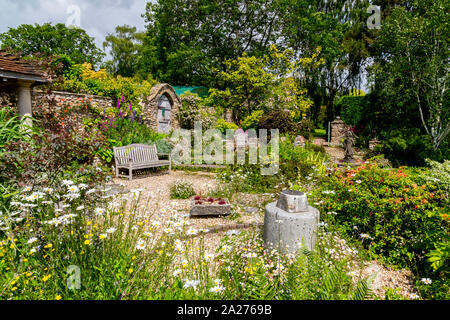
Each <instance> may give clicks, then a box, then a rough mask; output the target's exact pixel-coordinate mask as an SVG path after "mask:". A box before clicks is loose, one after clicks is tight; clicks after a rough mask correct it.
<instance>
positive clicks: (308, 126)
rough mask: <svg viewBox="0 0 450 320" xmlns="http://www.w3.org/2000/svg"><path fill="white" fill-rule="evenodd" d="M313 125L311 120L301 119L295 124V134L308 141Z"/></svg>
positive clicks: (311, 134)
mask: <svg viewBox="0 0 450 320" xmlns="http://www.w3.org/2000/svg"><path fill="white" fill-rule="evenodd" d="M314 128H315V126H314V123H313V122H312V121H311V120H308V119H303V120H301V121H300V122H299V123H298V124H297V132H298V134H300V135H301V136H303V137H305V138H306V139H308V140H310V139H311V137H312V136H313V132H314Z"/></svg>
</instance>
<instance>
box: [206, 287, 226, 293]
mask: <svg viewBox="0 0 450 320" xmlns="http://www.w3.org/2000/svg"><path fill="white" fill-rule="evenodd" d="M223 290H225V288H224V287H223V286H221V285H218V286H214V287H212V288H211V289H209V292H215V293H219V292H222V291H223Z"/></svg>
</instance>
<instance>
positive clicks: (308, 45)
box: [281, 0, 370, 120]
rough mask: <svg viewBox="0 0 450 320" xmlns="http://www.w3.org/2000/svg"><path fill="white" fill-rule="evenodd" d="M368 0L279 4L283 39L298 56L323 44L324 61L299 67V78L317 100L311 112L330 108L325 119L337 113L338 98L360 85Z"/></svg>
mask: <svg viewBox="0 0 450 320" xmlns="http://www.w3.org/2000/svg"><path fill="white" fill-rule="evenodd" d="M368 6H369V1H345V0H336V1H325V0H314V1H309V0H285V1H282V2H281V7H282V9H281V11H282V12H284V13H285V14H284V16H283V20H282V30H281V34H282V39H284V46H285V47H290V48H292V49H293V50H294V52H295V55H296V56H297V57H298V58H305V57H310V56H312V55H313V54H314V53H315V50H316V48H317V47H321V48H322V51H321V57H322V58H323V59H324V61H325V63H324V64H322V65H321V66H320V67H318V68H311V69H310V70H305V69H304V70H298V71H299V72H297V73H296V77H297V78H298V79H299V80H300V81H301V82H302V86H303V87H305V88H307V89H308V93H309V94H310V95H311V97H312V99H313V101H314V108H313V109H312V110H311V111H312V114H311V116H312V117H313V118H314V119H315V120H317V119H318V116H319V114H320V107H321V106H322V105H326V106H327V119H328V120H331V119H333V118H334V117H335V116H336V114H335V113H336V112H335V108H334V106H335V100H336V98H337V97H338V96H339V95H341V93H342V92H346V91H348V89H350V88H360V86H361V74H362V71H363V70H364V69H363V68H364V66H365V63H366V61H367V58H368V56H369V51H368V44H369V43H370V37H369V34H368V30H367V27H366V21H367V17H368V16H369V14H367V8H368Z"/></svg>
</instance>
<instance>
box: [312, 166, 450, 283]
mask: <svg viewBox="0 0 450 320" xmlns="http://www.w3.org/2000/svg"><path fill="white" fill-rule="evenodd" d="M312 198H313V199H315V201H316V205H318V206H319V207H320V209H321V212H331V213H333V214H328V215H324V218H325V219H326V220H327V221H329V222H334V223H335V224H336V225H338V226H340V228H341V229H342V230H344V231H345V233H347V234H348V235H350V236H353V237H354V238H358V239H360V240H361V241H362V242H363V244H364V246H365V247H366V248H368V249H370V251H371V252H372V253H373V254H375V255H376V256H378V257H382V258H383V259H384V260H385V261H387V262H390V263H394V264H396V265H399V266H402V267H410V268H412V270H415V271H416V272H418V273H419V274H423V273H427V272H431V271H430V268H429V267H430V266H429V263H428V262H427V261H426V258H427V257H426V254H427V253H429V252H430V251H431V250H433V249H434V246H435V244H437V243H439V242H444V241H448V235H449V222H450V220H449V216H448V208H449V195H448V192H446V191H445V190H443V189H440V188H439V187H437V186H436V185H434V184H432V183H427V182H425V181H424V180H423V179H422V178H421V172H420V170H416V169H408V168H400V169H383V168H380V167H379V166H378V165H376V164H373V163H365V164H363V165H361V166H359V167H358V168H356V169H346V170H336V171H335V172H334V173H332V174H331V176H330V177H329V179H327V180H326V181H325V182H324V183H322V184H321V186H320V188H318V189H317V190H315V191H314V192H313V193H312ZM447 281H448V280H447Z"/></svg>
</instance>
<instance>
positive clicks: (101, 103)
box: [31, 90, 114, 110]
mask: <svg viewBox="0 0 450 320" xmlns="http://www.w3.org/2000/svg"><path fill="white" fill-rule="evenodd" d="M50 101H53V102H54V103H55V105H56V106H57V107H59V108H61V109H62V108H63V107H65V106H77V105H80V106H83V105H84V104H87V103H90V104H91V105H92V106H93V107H95V108H96V109H99V110H104V109H107V108H111V107H113V106H114V100H113V99H112V98H109V97H101V96H94V95H88V94H81V93H72V92H61V91H52V93H51V94H47V93H46V92H43V91H38V90H33V92H32V98H31V102H32V105H33V110H35V109H34V108H38V107H39V106H42V105H46V104H47V105H48V103H50Z"/></svg>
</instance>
